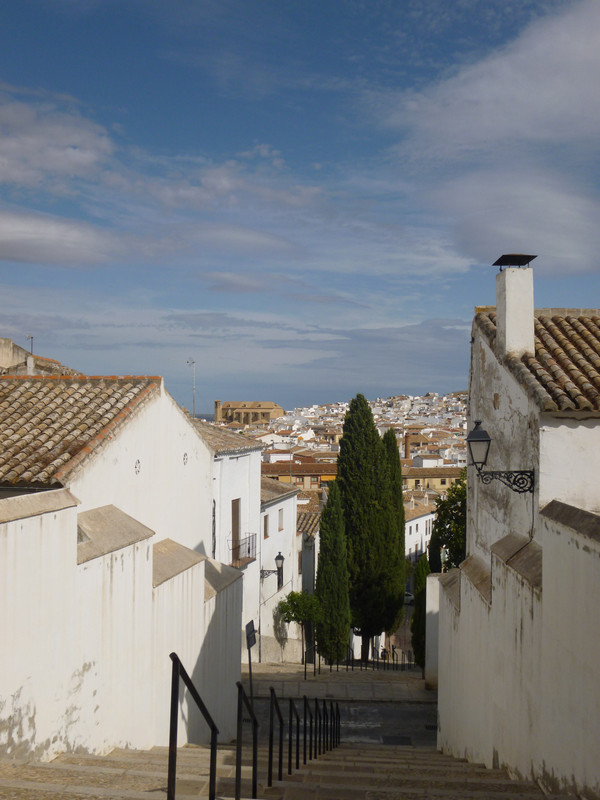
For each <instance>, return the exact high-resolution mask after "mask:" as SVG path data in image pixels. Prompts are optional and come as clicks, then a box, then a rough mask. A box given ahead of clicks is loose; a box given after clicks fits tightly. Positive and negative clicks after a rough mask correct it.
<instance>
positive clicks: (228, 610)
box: [190, 580, 242, 742]
mask: <svg viewBox="0 0 600 800" xmlns="http://www.w3.org/2000/svg"><path fill="white" fill-rule="evenodd" d="M241 613H242V581H241V580H238V581H236V582H235V583H233V584H230V585H229V586H228V587H227V590H226V591H224V592H220V593H219V594H218V595H215V597H213V598H211V599H210V600H207V601H206V603H205V606H204V626H205V639H204V644H203V646H202V649H201V651H200V655H199V657H198V660H197V661H196V667H195V669H194V680H195V681H196V680H198V685H199V686H201V687H202V691H203V692H204V693H205V694H204V695H203V696H205V697H206V698H208V699H207V700H206V702H207V705H208V706H209V711H210V713H211V715H212V716H213V719H214V720H215V722H216V724H217V727H218V728H219V741H221V742H229V741H231V740H232V739H234V738H235V735H236V720H237V689H236V686H235V683H236V681H239V680H240V676H241V662H240V658H239V647H238V643H239V630H240V629H239V624H240V623H239V620H240V617H241ZM207 735H208V733H207V728H206V726H205V724H204V723H203V722H201V723H199V725H198V727H195V726H194V725H193V726H192V730H191V731H190V739H191V741H193V742H198V741H207V739H206V737H207Z"/></svg>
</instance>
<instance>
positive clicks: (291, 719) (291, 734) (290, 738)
mask: <svg viewBox="0 0 600 800" xmlns="http://www.w3.org/2000/svg"><path fill="white" fill-rule="evenodd" d="M289 708H290V716H289V732H288V775H291V774H292V751H293V749H294V742H293V740H294V724H293V723H294V718H295V719H296V769H300V715H299V714H298V709H297V708H296V704H295V703H294V701H293V700H292V698H291V697H290V698H289Z"/></svg>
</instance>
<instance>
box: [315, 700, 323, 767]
mask: <svg viewBox="0 0 600 800" xmlns="http://www.w3.org/2000/svg"><path fill="white" fill-rule="evenodd" d="M322 733H323V721H322V719H321V710H320V708H319V701H318V700H317V699H316V698H315V758H317V756H320V755H321V736H322Z"/></svg>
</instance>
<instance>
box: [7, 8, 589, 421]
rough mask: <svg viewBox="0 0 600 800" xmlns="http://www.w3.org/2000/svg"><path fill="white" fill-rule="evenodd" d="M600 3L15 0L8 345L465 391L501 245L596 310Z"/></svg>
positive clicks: (186, 390) (215, 376)
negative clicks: (473, 330) (476, 314)
mask: <svg viewBox="0 0 600 800" xmlns="http://www.w3.org/2000/svg"><path fill="white" fill-rule="evenodd" d="M599 30H600V3H598V2H596V0H583V1H581V2H572V1H571V2H565V1H564V0H545V1H543V2H542V0H539V2H538V1H537V0H519V2H517V3H510V2H507V0H455V1H454V2H451V3H449V2H448V0H403V1H402V2H400V1H399V0H397V1H396V2H393V1H391V0H385V2H384V1H383V0H368V1H367V0H364V1H359V0H335V2H334V0H319V1H318V2H316V1H315V0H302V1H301V0H294V2H291V0H268V1H266V0H169V2H166V0H160V2H159V0H8V2H6V3H3V5H2V9H1V10H0V36H1V39H0V41H1V43H2V47H0V296H1V298H2V302H1V303H0V335H1V336H8V337H10V338H13V339H14V340H15V341H17V342H18V343H19V344H21V345H23V346H27V340H26V336H27V335H28V334H33V335H34V350H35V352H37V353H39V354H40V355H46V356H50V357H54V358H58V359H59V360H61V361H63V362H64V363H66V364H68V365H70V366H73V367H75V368H77V369H80V370H82V371H84V372H87V373H89V374H132V373H134V374H160V375H163V376H164V377H165V381H166V385H167V388H168V389H169V390H170V391H171V393H172V394H173V395H174V396H175V398H176V400H178V401H179V402H182V403H185V404H186V405H188V407H189V406H191V385H192V370H191V368H190V367H189V366H188V365H187V361H188V359H190V358H192V359H194V360H195V362H196V382H197V402H196V408H197V409H201V410H206V411H209V410H210V409H211V408H212V406H213V402H214V400H215V399H217V398H218V399H221V400H227V399H233V400H235V399H249V400H252V399H256V400H274V401H276V402H279V403H281V404H282V405H283V406H285V407H288V408H289V407H292V406H294V405H300V404H307V403H312V402H318V403H320V402H327V401H334V400H345V399H349V398H350V397H352V396H353V395H355V394H356V393H357V392H363V393H364V394H365V395H366V396H367V397H370V398H375V397H376V396H387V395H391V394H398V393H411V394H417V393H423V392H426V391H430V390H433V391H440V392H444V391H452V390H457V389H464V388H466V386H467V382H468V351H469V339H470V324H471V318H472V312H473V307H474V306H475V305H485V304H493V303H494V302H495V299H494V292H495V272H496V270H495V268H493V267H491V266H490V265H491V264H492V263H493V261H495V259H496V258H497V257H498V256H499V255H500V254H501V253H505V252H528V253H536V254H538V258H537V260H536V261H535V262H534V277H535V295H536V305H537V306H538V307H541V306H571V307H589V306H592V307H597V306H600V291H599V290H600V279H599V270H600V257H599V253H600V225H599V220H600V180H599V169H598V164H599V161H598V155H599V152H598V151H599V147H600V47H598V31H599Z"/></svg>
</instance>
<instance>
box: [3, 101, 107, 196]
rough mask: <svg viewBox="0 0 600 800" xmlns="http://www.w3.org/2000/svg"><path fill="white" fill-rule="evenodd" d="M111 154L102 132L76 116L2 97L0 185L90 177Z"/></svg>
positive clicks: (28, 184)
mask: <svg viewBox="0 0 600 800" xmlns="http://www.w3.org/2000/svg"><path fill="white" fill-rule="evenodd" d="M112 151H113V145H112V143H111V141H110V139H109V137H108V136H107V135H106V132H105V131H104V130H103V128H101V127H100V126H99V125H96V124H95V123H93V122H90V121H89V120H87V119H84V118H83V117H81V116H79V115H77V114H74V113H67V112H64V111H59V110H57V109H56V108H55V107H54V106H53V105H51V104H33V103H24V102H17V101H5V102H2V101H1V98H0V184H2V183H4V184H17V185H19V186H26V187H35V186H38V185H39V184H40V183H42V181H44V180H47V179H57V178H59V179H65V178H77V177H81V176H85V175H89V174H90V173H91V172H93V171H95V170H96V169H97V168H98V167H99V166H100V165H101V164H102V163H103V162H105V161H106V159H107V158H108V157H109V156H110V155H111V153H112Z"/></svg>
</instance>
